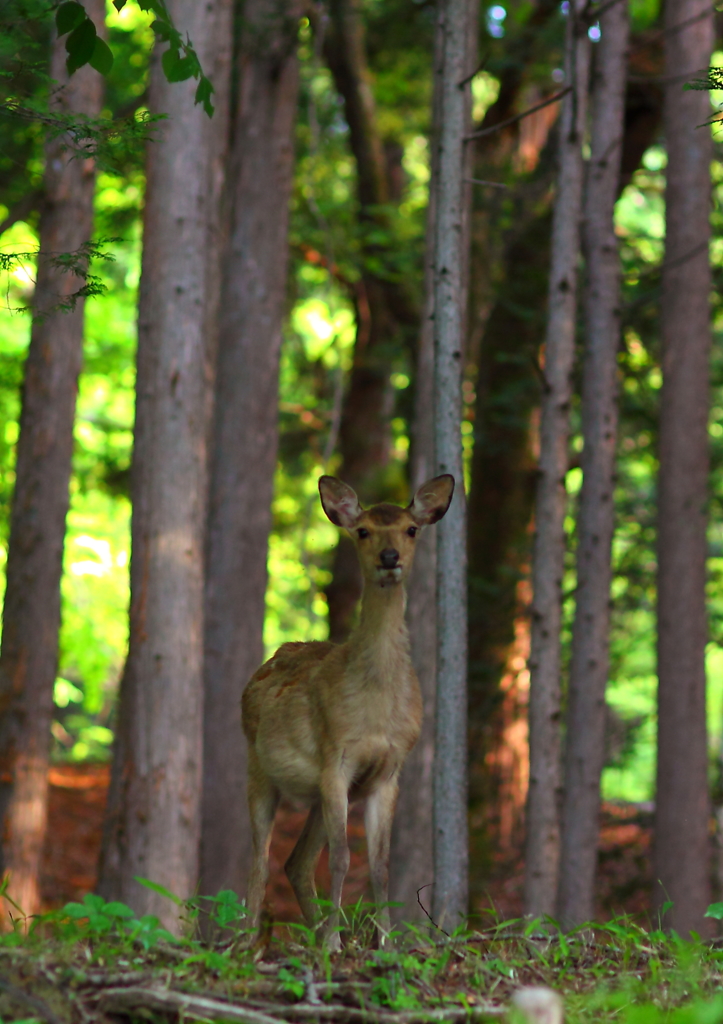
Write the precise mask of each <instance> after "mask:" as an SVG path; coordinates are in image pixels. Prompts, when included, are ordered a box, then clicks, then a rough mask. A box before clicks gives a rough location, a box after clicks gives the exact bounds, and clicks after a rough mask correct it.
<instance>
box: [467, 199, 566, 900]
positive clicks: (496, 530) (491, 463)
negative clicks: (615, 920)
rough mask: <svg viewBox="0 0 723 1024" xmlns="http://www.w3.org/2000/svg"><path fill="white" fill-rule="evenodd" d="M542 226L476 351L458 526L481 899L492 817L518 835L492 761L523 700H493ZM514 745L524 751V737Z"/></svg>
mask: <svg viewBox="0 0 723 1024" xmlns="http://www.w3.org/2000/svg"><path fill="white" fill-rule="evenodd" d="M551 219H552V218H551V211H550V209H549V208H548V209H546V210H545V209H544V208H543V212H542V213H541V214H540V215H539V216H537V217H535V218H534V219H533V220H532V221H531V222H530V223H529V224H527V225H526V226H525V227H524V229H523V230H522V232H521V233H520V236H519V237H518V238H517V239H516V241H515V242H514V243H513V244H512V245H511V246H510V249H509V252H508V253H507V254H506V262H507V263H508V266H507V268H506V273H505V277H504V280H503V281H502V282H501V283H500V284H499V285H498V290H497V297H496V301H495V305H494V306H493V308H492V311H491V313H490V315H489V318H488V320H487V324H486V327H485V332H484V335H483V338H482V344H481V346H480V357H479V373H478V376H477V395H476V403H475V420H474V423H475V444H474V451H473V455H472V466H471V485H470V496H469V527H468V546H469V601H470V608H469V685H470V695H469V709H470V729H469V736H470V758H471V765H470V812H471V817H470V825H471V850H472V862H471V885H472V888H473V893H474V894H475V895H476V894H479V895H482V890H483V887H484V884H485V882H486V881H487V878H486V877H485V875H486V874H487V872H486V870H485V869H486V868H488V867H489V861H490V854H491V852H492V847H493V845H494V846H496V848H497V849H498V850H499V848H500V845H504V844H505V841H504V840H503V837H502V835H501V832H500V828H499V826H498V824H497V822H496V821H495V818H497V819H500V821H501V817H502V816H503V815H504V816H505V820H506V821H507V822H509V827H508V828H507V839H506V843H507V845H509V842H510V841H511V840H512V837H513V834H515V833H516V832H517V831H518V828H517V826H518V824H519V821H518V822H516V823H515V822H514V819H515V818H518V819H521V817H522V812H523V808H524V798H525V796H526V795H527V785H526V777H525V778H523V779H522V780H519V774H518V769H517V767H515V768H514V770H513V778H512V779H505V778H503V776H502V772H501V770H500V769H501V761H500V757H498V756H497V754H498V752H499V753H500V754H501V755H502V756H505V755H506V753H508V752H503V751H502V749H501V745H502V742H503V735H504V733H505V731H506V730H507V729H509V727H510V724H511V723H510V715H511V714H512V713H513V712H514V710H515V707H516V703H519V704H520V707H519V713H520V714H524V711H525V707H524V704H525V701H526V697H527V695H526V693H524V692H520V693H512V692H510V691H509V690H507V691H505V692H503V691H502V689H501V682H502V680H503V679H504V678H509V681H510V684H511V685H512V686H513V687H514V688H515V689H518V688H519V687H518V683H520V680H521V679H522V677H521V672H522V671H524V668H526V666H524V668H523V666H522V665H521V664H519V663H518V661H517V659H519V658H520V650H519V649H518V648H519V642H517V635H518V634H519V620H520V617H524V619H525V621H527V619H528V609H527V607H526V606H525V605H524V604H523V603H522V601H521V597H522V596H523V591H521V588H520V582H521V581H522V580H526V579H527V577H528V575H529V568H530V559H531V554H532V537H531V532H530V522H531V519H532V509H533V505H534V496H535V481H536V476H537V460H536V453H535V451H534V443H533V420H534V415H535V410H536V409H537V407H538V405H539V400H540V385H539V377H538V374H537V373H536V371H535V361H536V356H537V352H538V350H539V342H540V335H541V333H542V331H543V330H544V322H545V302H546V299H547V291H548V281H549V269H550V225H551ZM522 268H524V273H522ZM512 659H515V664H514V665H512V664H511V660H512ZM525 661H526V658H525ZM513 677H514V680H515V681H514V683H513V682H512V680H513ZM510 704H512V706H510ZM523 728H524V729H525V730H526V725H525V726H523ZM523 741H524V743H525V747H526V738H525V737H524V734H523ZM523 756H525V757H526V750H525V754H524V755H523ZM490 760H491V761H492V762H493V763H492V764H490ZM498 764H499V765H500V767H499V768H498V767H496V765H498ZM523 775H524V771H523ZM516 779H517V785H518V787H519V782H520V781H522V783H523V789H522V791H521V792H517V793H514V794H513V792H511V789H512V788H513V787H514V786H515V780H516ZM503 804H504V805H503ZM515 805H516V806H515Z"/></svg>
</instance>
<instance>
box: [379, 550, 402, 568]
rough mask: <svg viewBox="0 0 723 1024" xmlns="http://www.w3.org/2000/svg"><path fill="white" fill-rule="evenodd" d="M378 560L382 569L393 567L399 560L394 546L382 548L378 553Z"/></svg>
mask: <svg viewBox="0 0 723 1024" xmlns="http://www.w3.org/2000/svg"><path fill="white" fill-rule="evenodd" d="M379 561H380V562H381V563H382V568H383V569H394V568H395V567H396V565H397V562H398V561H399V552H398V551H397V549H396V548H384V550H383V551H382V553H381V554H380V555H379Z"/></svg>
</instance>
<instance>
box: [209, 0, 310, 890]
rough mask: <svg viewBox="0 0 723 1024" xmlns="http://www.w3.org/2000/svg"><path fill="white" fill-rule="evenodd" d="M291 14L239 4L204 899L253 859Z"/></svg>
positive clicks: (217, 454) (284, 237) (286, 185)
mask: <svg viewBox="0 0 723 1024" xmlns="http://www.w3.org/2000/svg"><path fill="white" fill-rule="evenodd" d="M299 13H300V12H299V5H298V4H296V5H292V6H290V7H289V8H285V9H281V8H279V5H278V4H277V3H276V0H247V3H246V7H245V10H244V25H243V31H242V35H241V40H240V46H239V52H238V58H237V65H238V86H237V88H238V101H237V112H236V125H235V129H234V133H233V143H232V151H231V159H230V169H231V171H230V175H229V189H228V191H229V214H228V217H229V221H230V231H231V239H230V247H229V251H228V254H227V256H226V258H225V260H224V277H223V292H222V301H221V315H220V322H219V351H218V368H217V383H216V406H215V424H214V436H213V442H212V445H213V446H212V452H211V485H210V501H209V511H208V516H209V521H208V539H207V570H206V636H205V659H206V661H205V711H204V723H205V724H204V751H205V753H204V792H203V831H202V844H201V851H202V854H201V864H202V870H201V878H202V891H203V892H204V893H209V894H210V893H216V892H217V891H218V890H219V889H224V888H225V889H228V888H230V889H233V890H234V891H235V892H241V891H243V887H244V886H245V883H246V875H247V871H248V867H249V866H250V857H251V837H250V833H249V829H248V813H247V810H246V794H245V778H246V744H245V742H244V741H243V740H242V738H241V705H240V701H241V693H242V691H243V688H244V686H245V685H246V682H247V680H248V679H249V678H250V676H251V675H252V673H253V672H254V671H255V670H256V668H258V666H259V664H260V663H261V661H262V660H263V625H264V612H265V595H266V557H267V549H268V535H269V530H270V528H271V505H272V499H273V483H274V470H275V468H276V450H277V440H278V429H277V409H278V370H279V349H280V346H281V328H282V322H283V317H284V311H285V301H286V268H287V260H288V221H289V198H290V194H291V185H292V172H293V158H294V146H293V137H294V125H295V121H296V101H297V93H298V61H297V55H296V39H297V33H298V20H299ZM262 30H263V31H262Z"/></svg>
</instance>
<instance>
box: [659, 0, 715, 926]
mask: <svg viewBox="0 0 723 1024" xmlns="http://www.w3.org/2000/svg"><path fill="white" fill-rule="evenodd" d="M708 10H709V9H708V7H707V5H706V3H705V2H704V0H683V2H681V0H678V2H672V0H668V2H667V3H666V7H665V28H666V34H665V74H666V77H667V80H668V83H667V85H666V90H665V103H664V120H665V135H666V139H667V146H668V168H667V178H666V193H665V199H666V243H665V262H664V264H663V281H662V300H661V327H662V349H663V356H662V368H663V386H662V392H661V406H660V474H659V481H658V493H659V498H658V768H657V797H656V810H655V838H654V865H655V875H654V877H655V878H656V879H659V881H660V884H659V885H658V886H656V892H655V899H656V903H657V905H658V907H660V906H661V905H662V903H663V902H664V901H666V900H671V901H672V903H673V907H672V909H671V910H670V913H669V914H668V915H667V916H666V918H665V923H666V924H667V925H668V926H669V927H671V928H674V929H675V930H676V931H677V932H678V933H679V934H680V935H682V936H683V937H685V938H687V937H688V933H689V932H690V930H691V929H694V930H695V931H697V932H699V933H705V932H706V931H707V928H706V924H707V922H706V921H705V920H704V918H703V914H704V912H705V909H706V906H707V904H708V902H709V867H710V864H709V858H710V850H709V839H708V818H709V811H710V807H709V795H708V781H707V739H706V721H705V645H706V640H707V620H706V607H705V571H706V522H707V514H706V502H707V478H708V405H709V394H708V389H709V357H710V339H711V331H710V306H709V296H710V290H711V274H710V266H709V261H708V242H709V238H710V225H709V209H710V188H711V183H710V161H711V159H712V145H711V137H710V131H709V130H708V129H707V128H699V127H697V126H698V125H700V124H701V123H702V122H704V121H705V120H706V118H707V116H708V113H709V111H710V102H709V99H708V95H707V93H704V92H686V91H683V85H682V83H683V82H685V81H687V80H689V79H690V78H692V77H693V76H694V75H695V73H696V72H698V71H700V69H701V68H706V67H707V66H708V64H709V61H710V54H711V51H712V48H713V14H712V12H709V13H708V16H707V17H706V16H705V15H706V12H708Z"/></svg>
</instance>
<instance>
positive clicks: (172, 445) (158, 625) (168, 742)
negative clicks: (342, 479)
mask: <svg viewBox="0 0 723 1024" xmlns="http://www.w3.org/2000/svg"><path fill="white" fill-rule="evenodd" d="M169 6H170V10H171V14H172V15H173V17H174V18H175V20H176V22H177V23H178V24H180V25H183V27H184V30H185V31H187V32H188V34H189V35H190V37H191V39H193V42H194V45H195V47H196V49H197V51H198V54H199V58H200V60H201V63H202V65H203V66H204V68H211V69H212V73H213V76H214V84H215V88H216V102H217V109H216V113H215V115H214V117H213V118H212V119H209V118H208V117H207V116H206V114H205V113H204V112H203V109H202V108H201V107H200V106H194V103H193V94H194V88H195V85H194V83H193V82H188V83H186V84H185V85H183V84H181V85H178V84H172V85H169V84H168V83H167V82H166V81H165V78H164V77H163V75H162V73H161V68H160V60H159V58H160V52H159V51H158V50H157V51H156V54H155V55H154V60H153V67H152V71H151V86H150V103H149V105H150V108H151V110H153V111H163V112H164V113H167V114H168V120H167V121H165V122H164V123H163V127H162V129H161V131H160V132H159V136H158V138H157V140H156V141H154V142H151V143H150V145H149V148H148V160H147V187H146V205H145V217H144V247H143V263H142V273H141V286H140V306H139V325H138V327H139V338H138V366H137V386H136V425H135V445H134V452H133V468H132V480H131V494H132V498H133V518H132V527H131V531H132V538H131V539H132V559H131V611H130V638H129V652H128V660H127V662H126V667H125V672H124V675H123V680H122V683H121V692H120V707H119V716H118V730H117V735H118V738H117V746H116V751H115V761H114V765H113V774H114V782H113V787H112V791H111V801H110V807H109V819H108V827H107V829H106V848H105V851H104V860H103V871H102V876H101V889H102V891H103V892H104V894H106V895H112V896H115V898H117V899H121V900H123V902H125V903H127V904H128V905H129V906H131V907H132V908H133V909H134V910H135V911H136V913H138V914H147V913H152V914H156V915H157V916H158V917H159V918H160V919H161V921H162V922H163V923H164V924H165V925H166V926H167V927H170V928H175V927H177V924H178V922H177V911H176V908H175V906H173V905H172V904H171V903H170V901H169V900H167V899H164V898H163V897H162V896H159V895H158V894H156V893H155V892H152V891H150V890H148V889H146V888H144V887H142V886H140V885H139V884H138V883H137V882H136V881H135V878H136V876H141V877H143V878H147V879H151V880H152V881H154V882H157V883H160V884H162V885H164V886H165V887H167V888H168V889H170V890H171V891H172V892H174V893H176V894H177V895H178V896H180V897H181V898H187V897H189V896H191V895H192V893H193V892H194V890H195V887H196V884H197V881H198V871H199V839H200V824H201V813H200V812H201V770H202V764H201V758H202V733H203V720H202V710H203V708H202V704H203V621H204V609H203V569H204V565H203V542H204V526H205V512H206V489H207V473H206V439H207V433H208V413H209V397H210V387H209V384H210V374H211V365H212V341H213V329H214V313H215V310H214V306H215V300H216V296H217V287H216V281H217V276H218V263H217V258H218V252H219V248H220V247H219V239H218V233H219V213H218V209H219V202H218V201H219V194H220V179H221V175H220V168H221V157H222V153H223V148H224V141H225V138H226V131H227V114H226V108H227V93H228V77H229V68H230V54H229V40H230V37H231V4H230V2H229V0H211V2H209V3H207V4H203V5H198V4H196V3H194V2H193V0H174V2H173V3H171V4H170V5H169ZM239 742H240V739H239Z"/></svg>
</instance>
